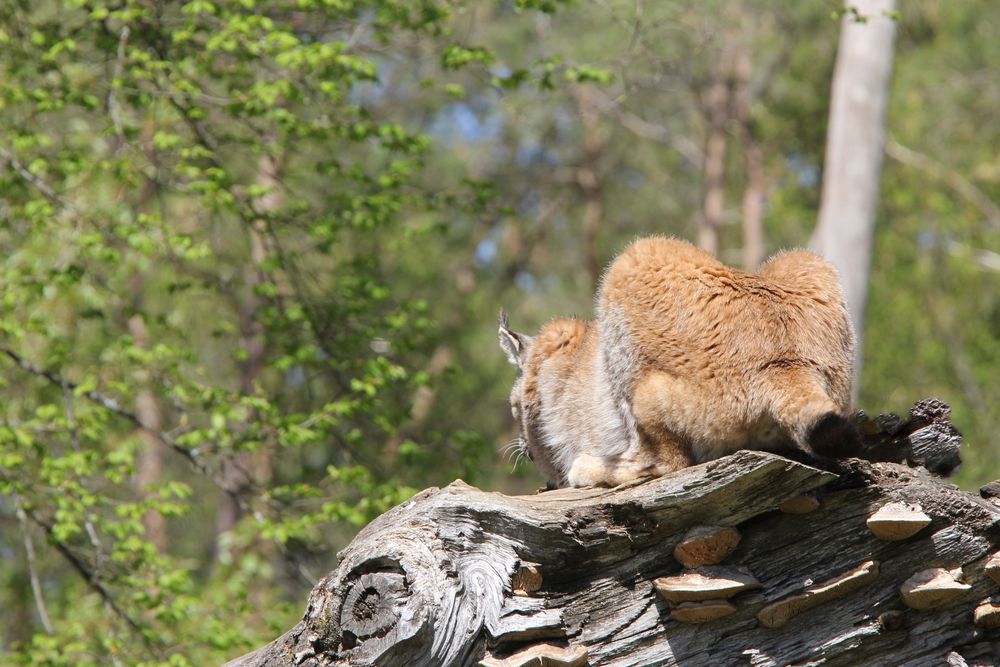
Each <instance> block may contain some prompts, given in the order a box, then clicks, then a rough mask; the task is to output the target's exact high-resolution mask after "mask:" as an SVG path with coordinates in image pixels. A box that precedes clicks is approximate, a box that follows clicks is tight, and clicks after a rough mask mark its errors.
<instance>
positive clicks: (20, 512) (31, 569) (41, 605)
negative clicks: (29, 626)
mask: <svg viewBox="0 0 1000 667" xmlns="http://www.w3.org/2000/svg"><path fill="white" fill-rule="evenodd" d="M15 507H16V508H17V510H16V511H17V520H18V522H19V523H20V524H21V534H22V535H23V536H24V552H25V554H26V555H27V557H28V578H29V579H31V591H32V593H33V594H34V596H35V609H37V610H38V618H39V620H41V622H42V627H43V628H45V632H47V633H49V634H50V635H52V634H55V630H53V629H52V621H51V620H49V612H48V609H46V607H45V596H44V595H43V594H42V584H41V582H40V581H39V580H38V567H37V566H36V559H35V545H34V544H33V543H32V541H31V532H30V527H29V526H28V516H27V515H26V514H25V512H24V508H23V507H21V500H20V499H18V500H16V501H15Z"/></svg>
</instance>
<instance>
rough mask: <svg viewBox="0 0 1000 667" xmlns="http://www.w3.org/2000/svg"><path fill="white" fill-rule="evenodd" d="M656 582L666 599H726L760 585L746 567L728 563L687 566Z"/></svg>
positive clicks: (688, 600) (699, 600)
mask: <svg viewBox="0 0 1000 667" xmlns="http://www.w3.org/2000/svg"><path fill="white" fill-rule="evenodd" d="M653 585H654V586H655V587H656V590H657V592H659V594H660V595H662V596H663V599H664V600H666V601H667V602H674V603H680V602H702V601H704V600H726V599H729V598H731V597H733V596H734V595H736V594H737V593H742V592H743V591H748V590H751V589H753V588H760V583H759V582H758V581H757V579H755V578H754V576H753V575H752V574H750V573H749V572H747V571H746V570H744V569H741V568H727V567H701V568H698V569H697V570H685V571H684V572H681V573H680V574H678V575H674V576H672V577H660V578H659V579H656V580H655V581H654V582H653Z"/></svg>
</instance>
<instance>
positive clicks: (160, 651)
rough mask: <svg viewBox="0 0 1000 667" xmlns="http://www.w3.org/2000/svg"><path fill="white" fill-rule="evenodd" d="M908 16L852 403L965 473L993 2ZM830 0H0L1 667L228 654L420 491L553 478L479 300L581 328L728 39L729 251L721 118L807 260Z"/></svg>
mask: <svg viewBox="0 0 1000 667" xmlns="http://www.w3.org/2000/svg"><path fill="white" fill-rule="evenodd" d="M902 9H903V11H902V12H901V15H900V18H899V21H900V24H899V35H898V42H897V60H896V69H895V76H894V84H893V91H892V108H891V111H890V119H889V131H890V135H891V138H892V139H891V142H890V150H889V158H888V159H887V162H886V170H885V180H884V183H883V197H882V199H883V205H882V209H881V211H880V220H879V224H878V232H877V235H878V238H877V246H876V256H875V260H874V266H873V275H872V292H871V301H870V303H869V317H868V321H867V323H866V327H867V335H866V350H865V354H866V361H865V377H864V378H863V385H862V405H863V406H864V407H865V408H866V409H868V410H869V411H870V412H876V411H879V410H887V409H893V410H897V411H898V410H904V409H905V408H906V407H908V405H910V404H911V403H912V402H913V401H915V400H916V399H918V398H922V397H924V396H927V395H936V396H939V397H941V398H943V399H944V400H947V401H949V402H950V403H952V405H953V406H954V410H955V420H956V422H957V423H958V425H959V426H960V428H961V429H962V430H963V431H964V432H965V434H966V437H967V441H968V444H967V446H966V450H965V458H966V461H967V463H966V467H965V468H964V470H963V472H962V476H961V477H960V481H961V482H963V483H964V484H966V485H970V486H971V485H974V484H975V483H977V482H981V481H985V480H987V479H990V478H993V477H997V476H998V474H997V470H996V466H995V465H994V464H993V463H992V462H993V461H994V460H995V458H996V455H997V453H998V447H1000V445H998V443H997V442H996V441H995V438H994V434H995V433H996V432H997V431H998V427H1000V408H998V407H997V406H998V405H1000V400H998V399H1000V396H998V395H997V394H998V392H1000V388H998V387H1000V385H997V383H996V382H994V381H992V380H993V378H994V377H995V375H996V374H997V372H998V370H1000V369H998V364H1000V336H998V331H1000V254H998V251H1000V238H998V235H1000V213H998V212H997V207H996V204H995V203H993V202H996V201H997V200H998V199H1000V161H998V160H1000V158H998V154H997V152H996V149H995V147H996V146H998V145H1000V119H998V118H997V117H996V114H995V113H993V110H994V109H995V108H996V107H997V106H998V103H1000V99H998V98H1000V80H997V78H996V77H995V76H993V74H995V72H996V64H997V63H998V62H1000V7H997V6H995V4H993V3H990V2H987V1H985V0H982V1H978V2H969V3H961V4H954V3H953V4H951V5H947V6H941V5H940V4H939V3H934V2H930V1H929V0H927V1H922V0H914V1H913V2H908V3H906V4H905V6H904V7H903V8H902ZM838 12H839V8H838V6H837V5H836V4H823V3H797V4H795V5H788V6H787V7H783V8H782V10H781V12H777V11H775V8H774V5H773V3H763V2H758V1H756V0H743V1H741V2H737V1H735V0H733V1H731V2H722V1H721V0H712V1H710V2H700V3H693V2H685V3H653V2H645V1H640V2H634V1H632V0H629V1H628V2H625V1H624V0H593V1H587V2H585V1H583V0H578V1H577V2H562V1H552V2H538V1H534V0H531V1H529V0H514V1H511V0H490V1H487V0H481V1H478V0H468V1H464V2H463V1H460V0H420V1H419V2H412V1H407V2H404V1H401V0H238V1H230V2H223V1H221V0H191V1H189V2H157V3H152V2H146V1H140V0H115V1H105V0H41V1H38V2H29V1H28V0H11V1H9V2H6V3H3V4H2V6H0V192H3V197H2V198H0V248H2V250H3V252H4V255H5V258H6V261H5V262H4V265H3V268H2V271H3V275H2V280H0V299H2V304H3V316H2V318H0V369H2V372H0V405H2V406H3V407H2V408H0V526H3V530H2V531H0V554H2V556H3V558H2V561H0V562H2V563H3V565H0V604H2V606H3V608H4V609H5V610H6V611H7V613H6V618H7V619H8V620H7V622H6V623H5V624H4V627H3V629H2V630H0V637H2V641H3V648H2V649H0V651H2V652H0V660H2V661H3V662H5V663H11V664H26V665H28V664H34V665H91V664H93V665H96V664H109V663H110V664H122V665H126V664H127V665H133V664H134V665H161V664H162V665H201V664H218V663H220V662H222V661H224V660H225V659H227V658H231V657H233V656H235V655H237V654H239V653H241V652H243V651H245V650H247V649H248V648H250V647H253V646H257V645H260V644H261V643H263V642H264V641H266V640H269V639H270V638H272V637H273V636H276V635H277V634H278V633H279V632H280V631H282V630H284V629H285V628H287V627H289V626H291V625H292V624H294V622H295V621H296V619H297V618H298V616H299V615H300V613H301V605H302V600H303V599H304V591H306V590H308V588H310V587H311V585H312V583H314V582H315V581H316V579H317V578H318V577H319V576H322V574H324V573H325V572H327V571H328V570H329V569H330V568H331V567H332V566H333V564H334V563H335V559H334V553H335V550H336V549H337V548H338V547H340V546H342V545H343V544H345V543H346V542H347V541H348V540H349V539H350V537H351V536H352V535H353V534H354V532H355V531H356V530H357V529H358V527H359V526H362V525H364V524H365V523H366V522H367V521H369V520H371V519H372V518H373V517H374V516H376V515H378V514H379V513H381V512H382V511H384V510H385V509H387V508H388V507H390V506H392V505H394V504H396V503H398V502H401V501H402V500H403V499H405V498H407V497H408V496H409V495H411V494H412V493H414V492H415V490H416V489H419V488H423V487H425V486H428V485H433V484H445V483H447V482H449V481H451V480H452V479H454V478H455V477H463V478H464V479H465V480H466V481H468V482H470V483H474V484H479V485H481V486H484V487H489V488H502V489H504V490H507V491H519V492H525V491H530V490H531V489H533V488H535V486H536V485H538V484H539V483H540V481H541V480H540V479H539V478H538V476H537V475H536V474H535V473H534V471H533V470H530V469H526V468H519V469H518V470H516V471H513V474H512V471H511V466H510V464H509V462H506V461H505V460H504V457H503V453H502V450H503V447H504V445H505V444H506V442H507V441H508V440H509V439H510V438H512V437H513V435H514V432H513V429H512V425H511V424H510V420H509V417H508V415H507V410H506V401H505V394H506V392H507V389H508V387H509V384H510V381H511V379H512V371H511V370H510V369H509V367H507V365H506V362H505V361H504V359H503V355H502V354H500V353H499V350H498V349H497V347H496V338H495V336H496V334H495V331H496V327H495V317H496V310H497V308H498V307H499V306H501V305H503V306H505V307H506V308H507V309H508V310H509V311H510V312H511V316H512V323H513V325H514V326H515V327H516V328H519V329H525V330H530V329H532V328H533V327H536V326H537V325H539V324H540V323H542V322H543V321H545V320H546V319H548V318H549V317H552V316H554V315H565V314H578V315H581V316H589V315H590V308H591V307H590V303H591V298H592V293H593V287H594V280H595V275H594V274H593V272H592V271H591V270H588V268H587V267H588V261H589V258H590V257H591V256H593V257H594V258H595V260H596V262H597V264H598V265H603V263H604V262H606V261H607V260H609V259H610V258H611V257H612V256H613V255H614V254H615V253H616V252H617V251H618V250H619V249H620V248H621V247H622V246H623V245H624V244H626V243H627V242H628V241H629V240H630V239H632V238H634V237H635V236H638V235H640V234H649V233H664V234H673V235H677V236H681V237H689V238H690V237H692V235H693V233H694V229H695V222H696V220H697V218H698V216H699V214H700V211H701V204H702V172H701V168H702V165H701V162H702V150H703V145H704V141H705V133H706V124H707V120H706V110H705V103H704V95H705V92H706V89H707V87H708V86H709V85H710V82H711V80H712V77H713V76H714V75H715V73H716V72H717V71H718V67H719V63H720V62H723V61H725V59H726V58H727V57H729V54H731V52H732V51H733V50H734V49H736V50H738V51H740V52H742V53H748V54H750V57H751V61H752V73H751V76H750V81H749V90H748V94H749V96H750V104H749V113H748V114H747V117H745V118H735V117H734V118H733V119H732V122H731V124H730V125H731V126H727V127H729V130H730V135H731V136H730V140H731V141H730V143H731V146H730V150H729V158H728V161H727V167H726V179H725V188H726V197H727V216H726V222H727V224H726V225H725V227H724V229H723V233H722V242H723V243H722V245H723V251H722V256H723V259H724V260H726V261H728V262H730V263H733V264H738V263H739V262H740V251H741V243H742V241H741V225H740V220H741V213H740V209H739V202H740V198H741V196H742V195H743V193H744V191H745V189H746V186H747V179H746V175H745V173H744V166H743V161H742V157H741V152H740V151H741V146H742V144H741V142H740V137H743V136H750V137H752V138H753V140H754V141H755V142H756V144H757V145H758V146H759V147H760V149H761V153H762V156H763V165H764V174H765V176H766V178H765V191H764V195H765V204H766V208H765V218H764V238H765V244H766V249H767V250H768V251H773V250H777V249H780V248H782V247H788V246H792V245H803V244H805V243H806V242H807V240H808V236H809V234H810V232H811V228H812V225H813V222H814V219H815V212H816V207H817V205H818V201H819V187H820V169H821V166H822V158H823V144H824V140H825V124H826V113H827V98H828V91H829V82H830V75H831V72H832V66H833V58H834V54H835V48H836V40H837V35H838V30H839V24H838V22H837V20H836V15H837V14H838ZM730 84H731V82H730ZM595 216H596V217H595ZM588 218H589V219H592V220H596V221H597V225H596V228H595V229H594V234H593V236H588V234H587V233H586V229H584V223H582V222H581V221H583V220H585V219H588Z"/></svg>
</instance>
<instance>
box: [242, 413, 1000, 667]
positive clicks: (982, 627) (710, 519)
mask: <svg viewBox="0 0 1000 667" xmlns="http://www.w3.org/2000/svg"><path fill="white" fill-rule="evenodd" d="M858 421H859V424H860V425H861V427H862V430H863V431H865V433H866V435H865V438H866V444H867V445H869V452H870V453H875V454H878V453H879V452H881V453H883V454H887V455H889V454H893V452H892V451H891V446H892V445H895V447H896V450H895V454H894V456H895V457H896V458H907V459H909V460H911V461H913V462H923V463H926V464H927V465H928V466H929V467H931V468H935V469H942V468H941V467H940V466H936V464H935V463H934V461H939V462H940V461H943V460H949V461H951V460H952V459H953V458H954V456H955V454H956V452H957V449H956V447H957V438H958V436H957V432H955V431H954V427H953V426H951V423H950V421H949V420H948V411H947V406H944V405H943V404H941V403H939V402H934V401H925V402H922V403H921V404H918V406H917V407H916V408H915V409H914V411H913V413H912V414H911V416H910V418H909V419H907V420H905V421H903V420H899V419H894V418H892V417H885V416H880V417H878V418H876V419H874V420H870V419H867V418H865V417H859V420H858ZM952 462H953V461H952ZM944 469H947V466H945V467H944ZM802 494H811V497H812V498H813V500H812V501H810V502H807V503H805V504H804V506H805V508H806V509H808V508H809V507H810V506H814V507H815V506H816V501H818V507H817V508H816V509H814V510H813V511H812V512H811V513H808V514H793V513H789V512H793V511H794V512H802V511H803V503H802V502H801V501H802V497H801V496H802ZM793 499H797V504H791V503H788V502H786V501H790V500H793ZM889 502H903V503H908V504H911V505H913V504H917V505H919V506H920V508H921V510H922V511H923V513H924V514H926V517H927V518H928V519H929V525H925V526H924V527H922V528H920V529H919V532H917V533H916V534H914V535H912V536H911V537H909V538H908V539H905V540H903V541H894V542H890V541H884V540H882V539H879V538H877V537H875V535H874V534H873V533H872V532H871V530H870V529H869V528H868V526H867V525H866V520H867V519H868V518H869V517H870V516H871V515H872V514H873V513H874V512H875V511H876V510H878V509H879V508H881V507H883V506H885V505H886V504H888V503H889ZM779 506H780V507H783V508H785V509H784V511H782V510H779V509H778V508H779ZM697 526H723V527H729V529H727V530H725V531H718V532H723V533H726V534H728V536H729V537H731V536H732V534H733V532H734V530H735V531H736V532H737V533H738V535H741V536H742V539H741V540H740V541H739V542H738V545H737V546H736V548H735V550H734V551H731V552H730V553H728V555H726V554H722V556H724V560H722V561H721V564H719V565H717V566H715V569H712V568H707V569H703V570H701V572H703V573H715V574H717V573H718V572H719V571H720V568H721V571H723V572H727V573H730V574H732V573H736V575H734V576H738V577H739V578H742V579H747V578H748V577H753V578H755V579H756V583H757V585H756V586H753V585H751V586H750V589H749V590H747V591H746V592H742V593H739V594H737V595H736V596H735V597H733V598H732V599H731V600H729V601H728V602H724V603H721V604H716V603H712V604H711V605H709V606H715V607H719V608H724V607H726V606H727V605H732V606H733V607H734V608H735V609H732V610H729V614H728V615H726V616H724V617H722V618H719V619H717V620H713V621H710V622H706V623H700V624H692V623H689V622H683V621H680V620H677V619H676V618H675V617H683V616H684V614H683V613H680V614H678V610H679V609H680V610H681V612H683V611H684V609H682V607H681V606H676V607H675V606H674V604H673V603H670V602H668V601H667V600H666V599H665V597H666V595H667V593H661V592H658V589H659V590H664V589H665V588H667V586H666V583H665V582H664V581H663V580H662V579H661V578H662V577H667V576H671V575H677V574H678V573H680V572H681V571H682V566H681V565H680V563H679V562H677V560H676V559H675V557H674V556H673V555H672V554H675V553H676V554H682V555H678V556H677V557H678V558H681V557H683V558H684V559H685V560H688V559H690V558H691V554H692V553H697V551H696V550H695V551H692V550H690V549H685V550H678V551H675V547H677V546H678V544H680V543H681V542H682V540H683V541H684V543H685V545H688V546H689V545H690V541H689V540H686V538H685V533H686V532H687V531H689V530H690V529H692V528H695V527H697ZM733 529H734V530H733ZM708 532H711V531H708ZM702 534H704V531H702ZM998 538H1000V507H997V506H996V505H994V504H993V503H992V502H990V501H989V500H984V499H981V498H977V497H974V496H971V495H969V494H967V493H963V492H961V491H959V490H957V489H956V488H955V487H953V486H951V485H948V484H945V483H943V482H941V481H940V480H939V479H937V478H934V477H932V476H931V475H930V474H928V472H927V471H926V470H924V469H922V468H920V469H915V468H910V467H906V466H903V465H899V464H896V463H870V462H867V461H861V460H857V459H852V460H850V461H847V462H841V463H839V464H837V474H834V473H832V472H828V471H824V470H820V469H818V468H815V467H812V466H808V465H805V464H802V463H797V462H794V461H790V460H788V459H785V458H782V457H780V456H777V455H774V454H769V453H762V452H753V451H741V452H738V453H736V454H733V455H731V456H728V457H725V458H722V459H719V460H717V461H712V462H709V463H705V464H702V465H698V466H693V467H691V468H687V469H684V470H681V471H678V472H676V473H673V474H671V475H667V476H665V477H662V478H659V479H655V480H651V481H646V482H638V483H631V484H627V485H623V486H620V487H617V488H614V489H562V490H558V491H549V492H544V493H539V494H536V495H533V496H514V497H509V496H504V495H501V494H497V493H486V492H483V491H480V490H478V489H475V488H472V487H470V486H468V485H467V484H465V483H463V482H461V481H457V482H454V483H453V484H451V485H449V486H448V487H446V488H444V489H436V488H435V489H428V490H426V491H423V492H422V493H420V494H418V495H417V496H415V497H414V498H412V499H411V500H409V501H407V502H405V503H403V504H402V505H400V506H398V507H396V508H394V509H393V510H390V511H389V512H387V513H386V514H384V515H383V516H382V517H380V518H379V519H377V520H375V521H374V522H372V523H371V524H370V525H369V526H367V527H366V528H365V529H364V530H362V531H361V533H360V534H359V535H358V536H357V537H356V538H355V540H354V541H353V542H352V543H351V544H350V545H349V546H348V547H347V548H346V549H344V551H343V552H341V553H340V554H339V556H340V565H339V567H338V568H337V569H336V570H335V571H334V572H332V573H331V574H330V575H328V576H327V577H326V578H325V579H323V580H322V581H321V582H320V583H319V584H318V585H317V586H316V587H315V588H314V589H313V591H312V594H311V596H310V598H309V603H308V607H307V609H306V613H305V616H304V618H303V620H302V621H301V622H300V623H299V624H298V625H297V626H296V627H295V628H293V629H292V630H290V631H289V632H287V633H286V634H285V635H283V636H282V637H280V638H279V639H277V640H275V641H274V642H272V643H271V644H269V645H267V646H265V647H263V648H261V649H259V650H257V651H255V652H253V653H251V654H248V655H246V656H243V657H242V658H238V659H236V660H234V661H232V662H230V663H228V667H263V666H265V665H267V666H271V667H275V666H284V665H288V666H291V665H297V666H305V667H318V666H319V665H387V666H392V665H408V666H419V665H428V666H430V665H434V666H452V665H477V664H479V665H486V666H488V667H495V666H497V665H501V666H505V667H511V666H513V665H529V664H530V665H585V664H586V665H593V666H595V667H596V666H598V665H615V666H621V667H624V666H626V665H677V664H682V665H730V664H742V665H746V664H749V665H787V664H812V665H817V664H820V663H822V664H824V665H845V666H846V665H859V664H865V665H888V664H892V665H902V664H907V665H931V664H934V665H937V664H970V665H972V664H983V665H985V664H995V660H996V658H997V657H1000V630H997V629H995V628H991V627H986V625H992V622H989V621H984V620H983V619H982V618H981V619H980V621H978V624H977V623H974V622H973V609H974V608H976V607H977V606H981V605H982V603H984V602H986V601H988V600H989V599H990V597H991V596H993V595H995V594H996V593H997V592H998V584H997V583H996V581H994V580H992V579H991V578H990V576H988V575H987V574H986V571H985V570H986V563H987V560H988V559H989V558H990V556H991V555H992V554H993V552H994V551H995V550H996V546H995V545H996V543H997V540H998ZM935 567H940V568H952V569H956V571H955V572H954V574H955V575H957V576H958V577H959V579H960V580H961V581H964V584H962V583H955V584H954V585H953V586H952V588H953V589H954V590H953V591H952V592H951V594H952V595H954V596H955V597H954V599H952V600H951V601H950V602H948V603H946V604H942V605H941V606H940V607H938V608H933V609H926V610H920V609H916V608H911V607H910V606H908V603H905V602H904V601H903V599H902V597H901V593H900V588H901V586H902V585H903V584H904V582H907V580H909V579H910V578H911V577H912V576H913V575H914V574H915V573H919V572H922V571H925V570H928V569H929V568H935ZM959 569H960V572H959V571H958V570H959ZM990 571H991V573H992V574H995V573H993V572H992V566H991V568H990ZM713 576H714V575H713ZM949 576H950V575H949ZM658 580H659V581H658ZM668 581H671V580H668ZM749 581H751V582H752V581H753V580H752V579H750V580H749ZM911 603H912V600H911ZM696 606H697V605H696ZM980 611H981V610H980ZM540 656H541V657H540ZM949 660H950V661H951V662H950V663H949V662H948V661H949ZM958 660H964V661H965V662H958Z"/></svg>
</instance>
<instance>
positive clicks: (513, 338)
mask: <svg viewBox="0 0 1000 667" xmlns="http://www.w3.org/2000/svg"><path fill="white" fill-rule="evenodd" d="M498 323H499V325H500V331H499V334H500V349H501V350H503V351H504V353H505V354H506V355H507V361H509V362H510V363H511V364H513V365H514V366H516V367H517V371H518V372H519V373H520V372H521V368H522V366H523V365H524V357H525V352H526V350H527V349H528V345H530V344H531V338H530V337H529V336H525V335H524V334H519V333H517V332H516V331H511V330H510V328H509V327H508V325H507V313H505V312H504V311H503V308H501V309H500V317H499V319H498Z"/></svg>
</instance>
